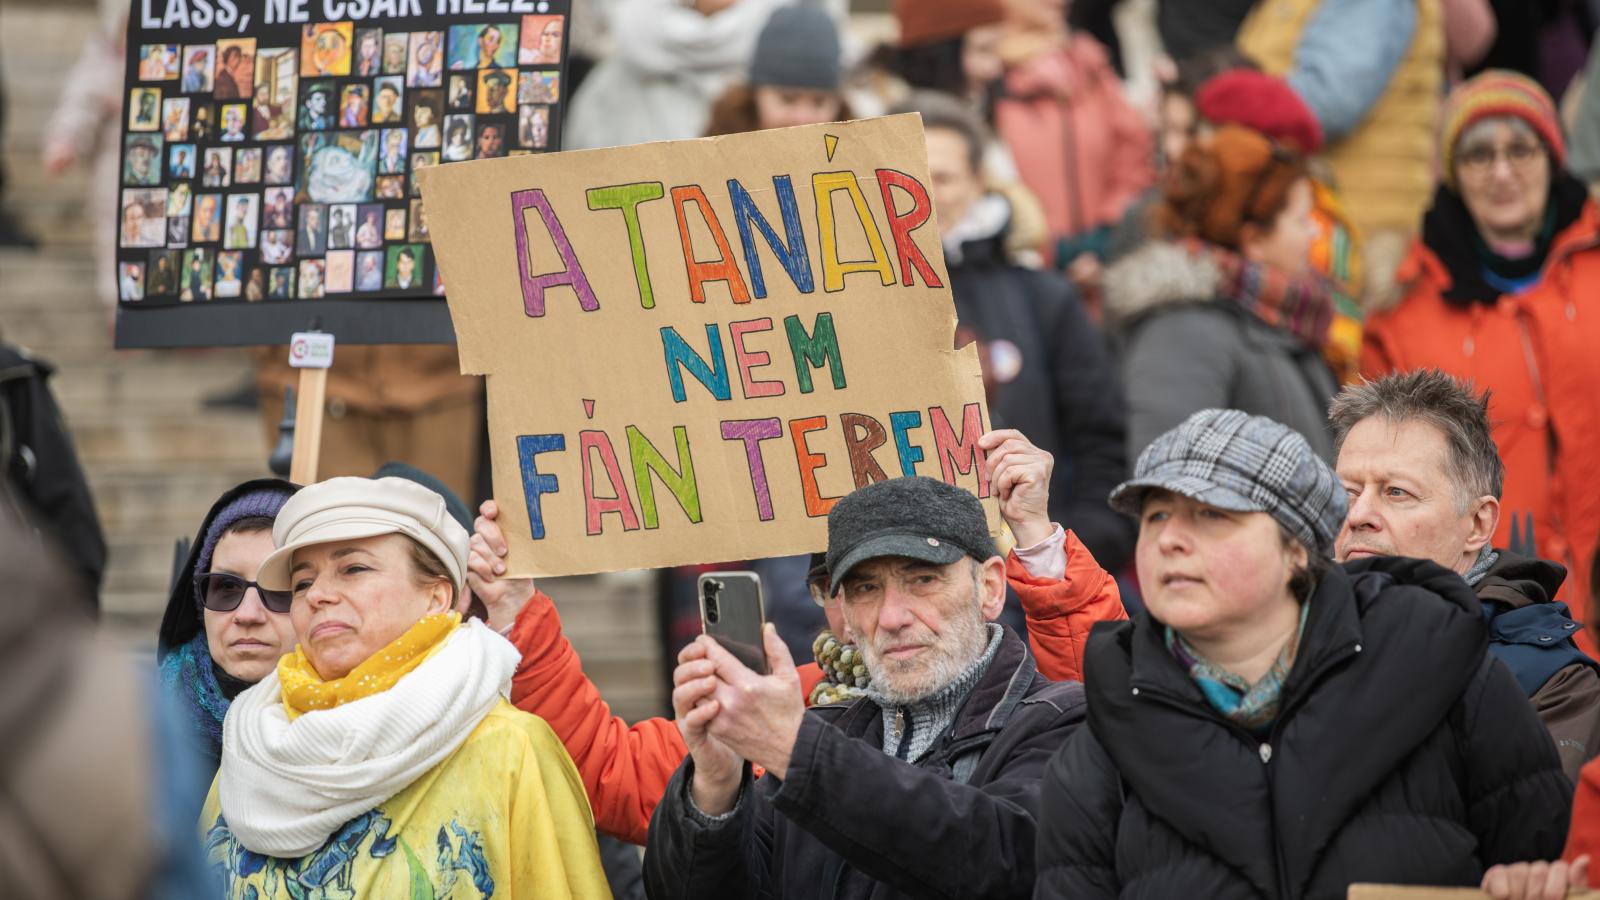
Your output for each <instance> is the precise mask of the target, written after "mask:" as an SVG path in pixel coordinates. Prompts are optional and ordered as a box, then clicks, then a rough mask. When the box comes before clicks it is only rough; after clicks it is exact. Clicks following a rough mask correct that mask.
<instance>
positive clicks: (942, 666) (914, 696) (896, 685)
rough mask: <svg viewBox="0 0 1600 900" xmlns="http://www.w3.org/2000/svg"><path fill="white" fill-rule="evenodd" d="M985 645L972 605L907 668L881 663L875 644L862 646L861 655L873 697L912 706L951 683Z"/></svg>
mask: <svg viewBox="0 0 1600 900" xmlns="http://www.w3.org/2000/svg"><path fill="white" fill-rule="evenodd" d="M988 646H989V631H988V629H987V628H986V627H985V623H984V621H983V614H982V613H981V612H979V611H978V609H976V608H975V609H973V611H972V615H971V616H970V617H962V618H960V619H958V620H956V621H953V622H952V623H951V627H950V629H949V630H948V631H946V632H945V634H944V637H943V638H942V639H941V640H940V641H939V643H938V644H936V645H934V646H932V647H929V648H928V649H927V650H926V651H924V652H923V653H922V655H921V658H919V659H916V660H913V667H908V670H907V671H897V668H898V667H897V666H896V665H895V664H894V663H888V662H885V661H884V659H883V656H882V655H881V654H880V653H879V651H878V648H877V647H875V646H870V645H868V646H864V647H863V648H862V656H863V658H864V659H865V660H866V665H867V673H868V674H869V675H871V676H872V693H873V694H874V695H875V696H876V697H879V698H881V699H882V700H884V701H885V702H887V703H890V704H892V705H894V706H915V705H917V704H918V703H921V702H922V701H924V700H926V699H928V698H929V697H932V696H934V695H935V694H937V693H939V692H940V691H942V690H944V689H945V688H947V687H949V686H950V685H952V684H954V683H955V682H956V680H957V679H958V678H960V677H961V675H962V674H963V673H965V672H966V671H967V668H968V667H969V666H971V665H972V664H973V663H974V662H976V661H977V660H978V659H979V658H981V657H982V656H983V651H984V650H985V648H987V647H988ZM919 673H920V675H921V677H920V678H919V677H917V675H918V674H919Z"/></svg>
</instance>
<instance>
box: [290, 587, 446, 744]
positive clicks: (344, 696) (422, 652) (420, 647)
mask: <svg viewBox="0 0 1600 900" xmlns="http://www.w3.org/2000/svg"><path fill="white" fill-rule="evenodd" d="M460 624H461V615H460V614H459V613H453V612H452V613H440V614H438V615H433V616H427V617H425V618H423V619H421V620H420V621H418V622H417V624H415V625H412V626H411V627H410V628H409V629H407V630H406V633H405V634H402V635H400V636H399V637H397V638H395V639H394V640H393V641H391V642H390V643H389V644H388V645H387V646H385V647H383V648H381V649H379V650H378V651H377V652H376V653H373V654H372V655H371V656H369V657H367V659H366V660H365V661H364V662H362V663H361V664H360V665H358V666H356V667H355V668H354V669H351V670H350V674H348V675H346V676H344V677H343V678H335V679H333V680H332V681H324V680H323V679H322V677H321V676H319V675H318V674H317V670H316V669H314V668H312V666H311V661H310V660H309V659H307V658H306V655H305V652H304V650H302V649H301V647H300V645H299V644H296V645H295V648H294V652H293V653H290V654H287V655H286V656H284V657H283V659H280V660H278V681H279V682H280V684H281V687H282V691H283V706H284V708H285V709H286V710H287V711H288V713H289V720H290V721H293V720H294V719H295V718H297V717H298V716H300V715H302V714H304V713H308V712H311V711H312V710H315V709H333V708H335V707H339V706H343V705H344V704H346V703H349V702H351V701H353V700H360V699H362V698H363V697H370V696H372V695H373V694H381V693H383V692H384V691H387V690H388V689H389V688H392V687H394V684H395V682H397V681H399V680H400V679H401V678H403V677H405V676H406V675H407V674H408V673H410V672H411V670H412V669H415V668H416V667H417V666H419V665H421V664H422V661H423V660H425V659H427V658H428V657H430V656H432V655H433V654H434V652H435V651H437V650H438V649H439V648H440V647H443V646H444V641H445V638H447V637H449V636H450V633H451V632H453V631H455V630H456V626H457V625H460Z"/></svg>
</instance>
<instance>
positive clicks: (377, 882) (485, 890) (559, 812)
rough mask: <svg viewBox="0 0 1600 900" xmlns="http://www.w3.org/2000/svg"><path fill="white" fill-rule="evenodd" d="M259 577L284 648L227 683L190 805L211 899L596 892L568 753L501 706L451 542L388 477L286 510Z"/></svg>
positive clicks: (317, 495) (590, 830)
mask: <svg viewBox="0 0 1600 900" xmlns="http://www.w3.org/2000/svg"><path fill="white" fill-rule="evenodd" d="M272 539H273V544H274V545H275V547H276V550H274V552H273V553H272V555H270V556H268V557H267V559H266V560H265V561H264V562H263V563H262V564H261V569H260V572H259V574H258V575H257V581H258V582H259V583H260V585H261V586H262V587H263V588H265V589H267V590H287V591H289V592H290V593H291V596H292V601H291V606H290V610H289V618H290V621H291V623H292V625H293V627H294V633H295V639H296V640H297V641H298V645H297V646H296V647H295V649H294V651H293V652H291V653H289V654H288V655H286V656H284V657H283V659H282V660H280V661H279V663H278V666H277V670H276V671H275V672H273V673H271V674H269V675H267V677H266V678H265V679H263V680H262V681H261V682H260V683H259V684H257V685H256V686H255V687H253V688H251V689H249V690H247V691H245V692H244V693H242V694H240V695H239V697H238V698H237V699H236V700H235V701H234V704H233V707H232V708H231V709H230V710H229V714H228V717H227V719H226V721H225V722H224V725H223V736H222V763H221V768H220V769H219V770H218V773H217V781H216V784H215V785H214V786H213V788H212V791H211V796H210V797H209V798H207V801H206V807H205V810H204V811H203V812H202V814H201V828H202V831H203V832H204V833H205V844H206V849H207V852H208V856H209V859H210V861H211V863H212V864H213V865H214V866H215V867H216V868H217V869H218V870H219V872H220V874H221V876H222V878H223V881H224V883H225V887H226V892H227V893H226V895H227V896H229V897H245V896H250V897H260V898H275V897H291V896H304V895H307V893H308V892H314V891H316V890H317V889H319V888H323V889H326V888H337V889H338V890H339V892H340V893H341V894H342V895H343V896H355V897H392V896H416V895H417V892H418V891H423V892H424V893H431V894H432V895H433V896H445V895H449V896H454V897H487V896H491V895H493V896H511V897H533V896H537V897H589V896H608V895H609V893H608V891H607V889H606V882H605V876H604V874H603V873H602V871H601V868H600V861H599V857H598V855H597V852H596V849H595V839H594V824H593V820H592V818H591V816H590V812H589V805H588V801H587V800H586V798H585V797H584V793H583V784H582V782H581V781H580V780H579V778H578V773H577V771H576V770H575V769H574V768H573V765H572V761H571V760H570V759H569V758H568V756H567V754H566V751H565V750H564V749H562V746H561V744H560V742H559V741H557V740H556V738H555V736H554V735H553V734H552V733H551V731H550V729H549V727H548V726H547V725H546V724H545V723H544V721H543V720H542V719H539V718H536V717H534V716H531V715H528V714H526V713H522V712H519V711H518V710H516V709H515V708H514V707H512V706H511V705H510V704H509V703H508V702H507V701H506V694H507V692H508V690H509V687H510V682H511V676H512V673H513V672H514V670H515V668H516V665H517V661H518V654H517V651H516V650H515V649H514V648H513V647H512V646H511V645H510V644H509V643H508V642H507V641H506V640H505V639H504V638H501V637H500V636H499V635H497V634H495V633H493V632H492V631H490V630H489V629H488V628H486V627H485V626H484V625H483V624H482V623H481V622H478V621H476V620H473V621H468V622H465V623H464V622H462V620H461V617H460V615H459V614H458V613H456V612H454V611H453V610H454V608H455V605H456V603H455V600H456V598H457V597H458V596H460V595H461V593H462V591H463V590H464V588H465V578H466V569H467V567H466V563H467V540H468V538H467V533H466V531H465V529H463V528H462V527H461V526H460V524H458V523H457V522H456V521H455V520H454V519H452V518H451V517H450V514H449V512H448V511H447V510H446V506H445V501H444V498H442V497H440V496H439V495H438V494H436V493H434V492H433V491H430V490H428V489H427V488H425V487H422V486H421V485H418V484H416V483H414V482H411V481H407V480H405V479H401V478H380V479H369V478H333V479H330V480H328V481H325V482H322V483H321V484H316V485H312V486H310V487H307V488H305V489H304V490H302V491H300V492H299V493H298V494H296V495H295V496H294V497H293V498H292V499H290V500H289V501H288V502H287V503H285V504H284V506H283V510H282V511H281V512H280V513H279V514H278V518H277V521H276V522H275V524H274V526H273V529H272Z"/></svg>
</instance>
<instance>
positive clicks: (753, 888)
mask: <svg viewBox="0 0 1600 900" xmlns="http://www.w3.org/2000/svg"><path fill="white" fill-rule="evenodd" d="M1040 487H1041V486H1040V485H1038V484H1035V485H1033V489H1040ZM1017 489H1018V486H1017V485H1015V484H1009V483H1003V484H997V485H996V493H997V494H1000V495H1001V496H1006V495H1007V494H1009V493H1012V492H1014V491H1015V490H1017ZM827 561H828V571H829V572H830V573H831V574H832V576H833V581H832V584H833V590H834V592H835V594H836V596H838V597H839V599H840V603H841V607H842V611H843V614H844V618H845V622H846V624H847V626H848V629H849V631H850V633H851V634H852V635H853V636H854V637H855V639H856V643H857V645H858V646H859V647H860V648H861V651H862V654H863V656H864V658H865V661H866V665H867V669H868V672H869V674H870V675H871V678H872V687H871V688H870V690H869V693H868V695H867V696H866V697H865V698H862V699H859V700H856V701H854V702H852V703H848V704H835V705H830V706H820V707H813V708H812V709H811V710H810V711H809V712H807V711H806V710H805V709H804V706H803V703H802V701H801V697H800V690H799V676H798V675H797V674H796V672H795V667H794V662H793V661H792V660H791V659H790V656H789V652H788V650H787V649H786V647H785V645H784V643H783V641H782V640H780V639H779V638H778V636H777V633H776V632H775V631H774V630H773V629H772V627H771V626H770V625H769V626H767V633H766V640H765V643H766V653H767V661H768V668H769V670H770V672H771V674H769V675H758V674H756V673H755V672H753V671H751V670H750V669H748V668H746V667H745V666H743V665H742V664H741V663H739V662H738V661H737V660H735V659H734V657H733V656H732V655H731V654H729V653H728V652H727V651H726V650H725V649H723V648H722V647H720V646H719V645H717V643H716V642H715V641H713V640H712V639H710V638H708V637H705V636H701V637H700V638H698V639H696V641H695V643H693V644H690V645H689V646H688V647H687V648H685V649H684V651H683V653H682V654H680V656H679V665H678V668H677V670H676V671H675V672H674V676H673V681H674V683H675V685H676V687H675V689H674V691H673V695H672V700H673V708H674V710H675V712H676V713H677V716H678V721H679V727H680V728H681V729H682V731H683V735H684V739H685V742H686V743H687V745H688V748H689V758H688V759H687V760H685V761H684V763H683V765H682V766H681V767H679V769H678V771H677V773H676V774H675V775H674V776H673V779H672V781H671V782H670V783H669V784H668V787H667V790H666V793H665V795H664V796H663V798H662V801H661V805H660V806H658V807H657V808H656V811H655V815H654V816H653V817H652V819H651V822H650V835H649V842H648V845H647V847H648V852H647V853H646V855H645V879H646V887H647V889H648V891H649V894H650V896H651V897H655V898H666V897H683V898H690V897H735V896H755V895H758V894H759V895H764V896H765V895H771V896H785V897H801V896H824V895H826V896H830V897H840V898H856V897H860V898H865V897H868V896H871V897H874V898H883V897H899V896H919V897H930V896H937V897H961V898H984V897H1019V896H1027V895H1028V894H1029V893H1030V892H1031V890H1032V885H1033V882H1034V862H1033V860H1034V853H1033V845H1034V833H1035V831H1036V826H1037V819H1038V812H1039V785H1040V774H1041V772H1042V771H1043V768H1044V766H1045V763H1046V761H1047V760H1048V758H1049V756H1050V754H1051V753H1052V752H1054V750H1055V749H1056V748H1058V747H1059V746H1060V745H1061V744H1062V742H1064V741H1065V740H1066V739H1067V737H1068V736H1069V735H1070V734H1071V733H1072V731H1073V730H1074V729H1076V727H1077V726H1078V725H1079V724H1080V723H1081V722H1082V721H1083V717H1084V700H1083V689H1082V686H1081V685H1079V684H1078V683H1077V682H1059V683H1056V682H1050V681H1048V680H1046V679H1045V678H1044V677H1043V676H1041V675H1040V674H1039V673H1038V671H1037V670H1036V669H1035V668H1034V663H1033V659H1032V657H1031V656H1030V655H1029V653H1028V650H1027V647H1026V645H1025V644H1024V643H1023V642H1022V640H1021V639H1020V638H1018V637H1017V635H1016V634H1014V633H1012V632H1011V631H1009V630H1008V629H1006V628H1005V627H1004V626H1001V625H996V624H992V623H991V622H990V621H988V620H992V619H994V617H995V616H997V615H998V614H999V612H1000V608H1001V605H1002V604H1003V603H1004V601H1005V584H1006V568H1005V562H1004V561H1003V560H1002V558H1001V556H1000V554H999V552H998V551H997V550H996V548H995V544H994V541H993V540H992V539H991V538H990V536H989V530H988V524H987V522H986V520H985V516H984V512H983V507H982V506H981V505H980V504H979V502H978V500H977V498H975V497H974V496H972V495H971V494H970V493H967V492H966V491H963V490H960V489H959V488H955V487H951V486H950V485H947V484H945V483H944V482H942V481H938V480H935V479H931V478H922V477H910V478H897V479H891V480H888V481H881V482H878V483H876V484H872V485H868V486H867V487H864V488H861V489H859V490H857V491H856V492H854V493H853V494H850V495H849V496H847V497H845V498H844V499H843V500H840V501H839V503H838V504H837V505H835V506H834V508H833V511H832V512H831V513H829V515H828V560H827ZM751 764H754V765H755V766H760V767H761V768H763V769H765V774H764V775H763V776H762V777H761V778H760V779H759V780H755V779H753V771H752V765H751Z"/></svg>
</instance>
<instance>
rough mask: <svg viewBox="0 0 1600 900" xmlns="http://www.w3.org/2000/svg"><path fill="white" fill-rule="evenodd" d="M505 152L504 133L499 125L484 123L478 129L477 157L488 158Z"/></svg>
mask: <svg viewBox="0 0 1600 900" xmlns="http://www.w3.org/2000/svg"><path fill="white" fill-rule="evenodd" d="M504 154H505V135H503V134H502V133H501V129H500V126H499V125H484V126H482V127H481V128H480V129H479V130H478V158H479V159H488V158H490V157H495V156H503V155H504Z"/></svg>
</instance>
